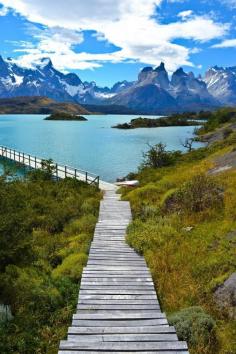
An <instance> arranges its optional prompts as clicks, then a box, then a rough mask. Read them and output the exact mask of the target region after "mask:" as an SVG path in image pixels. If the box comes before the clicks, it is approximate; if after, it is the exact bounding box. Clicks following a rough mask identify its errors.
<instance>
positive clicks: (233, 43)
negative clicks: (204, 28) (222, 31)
mask: <svg viewBox="0 0 236 354" xmlns="http://www.w3.org/2000/svg"><path fill="white" fill-rule="evenodd" d="M212 48H236V39H226V40H225V41H223V42H221V43H218V44H215V45H213V46H212Z"/></svg>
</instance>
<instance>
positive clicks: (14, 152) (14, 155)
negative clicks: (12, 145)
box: [13, 150, 16, 161]
mask: <svg viewBox="0 0 236 354" xmlns="http://www.w3.org/2000/svg"><path fill="white" fill-rule="evenodd" d="M13 157H14V161H16V150H14V151H13Z"/></svg>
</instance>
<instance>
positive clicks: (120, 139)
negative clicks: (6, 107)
mask: <svg viewBox="0 0 236 354" xmlns="http://www.w3.org/2000/svg"><path fill="white" fill-rule="evenodd" d="M45 117H46V116H45V115H0V145H5V146H7V147H10V148H14V149H16V150H19V151H22V152H26V153H29V154H32V155H36V156H38V157H42V158H52V159H53V160H54V161H56V162H58V163H61V164H63V165H67V166H72V167H74V168H80V169H83V170H87V171H90V172H92V173H95V174H97V175H99V176H100V177H101V178H102V179H103V180H106V181H110V182H112V181H115V180H116V178H117V177H123V176H125V175H127V174H128V173H129V172H131V171H135V170H137V167H138V166H139V164H140V163H141V162H142V152H143V151H145V150H147V149H148V146H147V144H148V143H149V144H157V143H159V142H162V143H165V144H166V145H167V148H168V150H183V147H182V146H181V141H183V140H184V139H185V138H186V137H191V136H193V131H194V127H166V128H140V129H133V130H120V129H112V128H111V127H112V126H113V125H116V124H117V123H124V122H129V121H130V120H131V119H132V118H135V117H138V116H130V115H129V116H127V115H90V116H86V118H87V119H88V121H87V122H76V121H70V122H65V121H45V120H44V118H45Z"/></svg>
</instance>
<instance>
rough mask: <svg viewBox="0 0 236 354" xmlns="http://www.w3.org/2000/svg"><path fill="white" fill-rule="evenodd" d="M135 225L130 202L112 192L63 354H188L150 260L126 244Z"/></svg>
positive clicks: (104, 207)
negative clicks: (170, 318) (163, 308)
mask: <svg viewBox="0 0 236 354" xmlns="http://www.w3.org/2000/svg"><path fill="white" fill-rule="evenodd" d="M130 221H131V211H130V204H129V202H126V201H120V200H119V195H117V194H115V192H114V191H106V192H105V195H104V199H103V201H101V203H100V213H99V220H98V223H97V225H96V228H95V233H94V239H93V242H92V245H91V248H90V253H89V259H88V263H87V266H86V267H85V268H84V270H83V274H82V280H81V286H80V293H79V300H78V307H77V312H76V314H74V316H73V322H72V326H71V327H70V328H69V330H68V337H67V340H63V341H61V343H60V349H59V354H71V353H98V352H99V353H132V352H135V353H136V352H140V353H163V354H164V353H165V354H168V353H172V354H174V353H182V354H187V353H188V348H187V344H186V343H185V342H181V341H178V338H177V335H176V332H175V328H174V327H172V326H169V324H168V321H167V319H166V316H165V314H164V313H162V312H161V310H160V306H159V303H158V300H157V296H156V292H155V289H154V285H153V281H152V278H151V274H150V272H149V269H148V268H147V266H146V263H145V261H144V258H143V257H141V256H139V255H138V254H137V253H135V251H134V250H132V249H131V248H130V247H129V246H128V245H127V244H126V243H125V233H126V228H127V226H128V224H129V222H130Z"/></svg>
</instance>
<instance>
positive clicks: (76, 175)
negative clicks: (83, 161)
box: [75, 168, 77, 179]
mask: <svg viewBox="0 0 236 354" xmlns="http://www.w3.org/2000/svg"><path fill="white" fill-rule="evenodd" d="M75 179H77V169H76V168H75Z"/></svg>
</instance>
